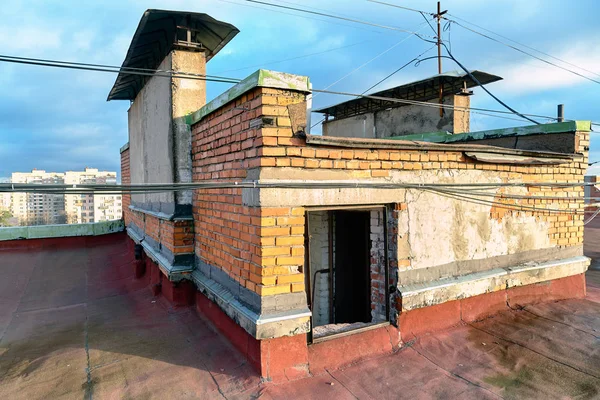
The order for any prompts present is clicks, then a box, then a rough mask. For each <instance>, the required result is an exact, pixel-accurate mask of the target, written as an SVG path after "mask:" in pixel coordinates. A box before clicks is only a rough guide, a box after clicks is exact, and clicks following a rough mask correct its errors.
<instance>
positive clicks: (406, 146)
mask: <svg viewBox="0 0 600 400" xmlns="http://www.w3.org/2000/svg"><path fill="white" fill-rule="evenodd" d="M306 144H309V145H316V146H334V147H347V148H357V149H399V150H419V151H460V152H476V153H482V154H483V153H485V154H504V155H514V156H522V157H529V158H535V159H538V162H539V163H547V164H558V163H562V162H570V161H571V160H573V159H574V157H579V156H580V155H578V154H569V153H556V152H551V151H537V150H535V151H534V150H521V149H509V148H504V147H497V146H491V145H486V144H471V143H429V142H425V141H415V140H399V139H398V138H396V139H364V138H345V137H332V136H321V135H306ZM544 159H546V160H545V161H542V160H544ZM538 162H534V163H531V164H535V163H538Z"/></svg>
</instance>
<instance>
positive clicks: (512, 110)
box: [441, 43, 540, 125]
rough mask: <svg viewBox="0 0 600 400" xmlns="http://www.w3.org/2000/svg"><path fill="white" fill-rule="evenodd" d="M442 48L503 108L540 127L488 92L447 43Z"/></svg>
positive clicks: (537, 123) (534, 121)
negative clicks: (454, 54)
mask: <svg viewBox="0 0 600 400" xmlns="http://www.w3.org/2000/svg"><path fill="white" fill-rule="evenodd" d="M441 45H442V46H444V48H445V49H446V52H447V53H448V55H449V56H450V58H452V60H454V62H455V63H456V64H457V65H458V66H459V67H460V68H461V69H462V70H463V71H465V73H466V74H467V75H469V77H470V78H471V79H472V80H473V82H475V83H476V84H477V85H479V87H481V89H482V90H483V91H484V92H486V93H487V94H489V95H490V96H491V97H492V98H493V99H494V100H496V101H497V102H498V103H500V104H501V105H502V106H504V108H506V109H507V110H510V111H511V112H512V113H513V114H516V115H518V116H519V117H521V118H524V119H526V120H528V121H530V122H533V123H534V124H536V125H540V123H539V122H537V121H536V120H534V119H531V118H529V117H526V116H525V115H523V114H521V113H520V112H518V111H517V110H515V109H514V108H512V107H511V106H509V105H508V104H506V103H505V102H503V101H502V100H500V99H499V98H498V97H496V96H495V95H494V94H493V93H492V92H490V91H489V90H488V88H486V87H485V86H484V85H482V84H481V82H479V80H478V79H477V78H475V76H474V75H473V74H472V73H471V71H469V70H468V69H466V68H465V66H464V65H462V64H461V63H460V61H458V60H457V59H456V58H455V57H454V56H453V55H452V52H451V51H450V49H449V48H448V46H446V44H445V43H441Z"/></svg>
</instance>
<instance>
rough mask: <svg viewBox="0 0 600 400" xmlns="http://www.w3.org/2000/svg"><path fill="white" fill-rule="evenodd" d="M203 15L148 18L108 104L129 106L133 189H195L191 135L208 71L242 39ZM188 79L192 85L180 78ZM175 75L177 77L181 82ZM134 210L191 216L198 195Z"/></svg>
mask: <svg viewBox="0 0 600 400" xmlns="http://www.w3.org/2000/svg"><path fill="white" fill-rule="evenodd" d="M238 32H239V31H238V29H237V28H235V27H234V26H233V25H230V24H228V23H225V22H221V21H217V20H216V19H214V18H212V17H210V16H208V15H206V14H201V13H191V12H180V11H166V10H147V11H146V12H145V13H144V15H143V16H142V19H141V21H140V24H139V25H138V28H137V30H136V32H135V34H134V36H133V39H132V41H131V45H130V47H129V50H128V52H127V56H126V58H125V61H124V62H123V67H124V68H143V69H145V70H148V69H150V70H157V71H156V74H155V75H153V76H147V75H141V74H137V75H135V74H130V73H128V71H127V70H125V71H123V72H121V73H119V76H118V77H117V80H116V82H115V84H114V86H113V88H112V89H111V91H110V93H109V95H108V100H129V101H131V107H130V108H129V111H128V122H129V158H130V179H131V183H132V184H139V183H188V182H191V181H192V159H191V130H190V126H189V125H188V124H187V123H186V118H185V117H186V115H187V114H190V113H192V112H194V111H196V110H198V109H200V108H201V107H203V106H204V105H205V104H206V81H205V80H204V79H202V78H203V77H204V75H205V74H206V63H207V62H208V61H209V60H210V59H211V58H212V57H214V55H215V54H217V53H218V52H219V51H220V50H221V49H222V48H223V47H224V46H225V45H226V44H227V43H228V42H229V41H230V40H231V39H232V38H233V37H234V36H235V35H236V34H237V33H238ZM178 73H179V74H185V75H186V77H182V76H181V75H179V76H177V74H178ZM173 75H175V76H173ZM131 204H132V205H133V206H136V207H138V208H140V209H143V210H148V211H152V212H161V213H163V214H166V215H170V216H174V215H191V211H192V192H191V191H180V192H176V193H147V194H134V195H132V197H131Z"/></svg>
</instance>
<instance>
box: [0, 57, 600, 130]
mask: <svg viewBox="0 0 600 400" xmlns="http://www.w3.org/2000/svg"><path fill="white" fill-rule="evenodd" d="M421 61H423V60H421ZM0 62H8V63H20V64H30V65H37V66H44V67H55V68H66V69H76V70H89V71H96V72H109V73H119V74H131V75H142V76H158V77H166V78H180V79H196V80H203V81H209V82H219V83H229V84H235V83H239V82H240V81H241V80H240V79H237V78H229V77H222V76H215V75H203V74H192V73H186V72H170V71H164V72H163V73H152V72H149V71H152V70H148V69H144V68H133V67H127V68H123V67H117V66H114V67H112V66H106V67H93V66H92V65H102V64H87V65H90V66H87V65H85V64H84V63H74V62H67V61H56V60H42V59H35V58H25V57H15V56H7V55H0ZM330 86H331V85H330ZM312 92H314V93H327V94H334V95H341V96H348V97H357V98H360V97H362V98H368V99H374V100H383V101H388V102H392V103H402V104H413V105H420V106H423V107H434V108H439V107H443V108H447V109H455V110H465V111H467V110H468V111H471V112H475V111H481V112H488V113H494V114H496V113H497V114H514V113H513V112H509V111H503V110H494V109H486V108H477V107H463V106H456V105H450V104H434V103H429V102H424V101H417V100H408V99H396V98H392V97H383V96H373V95H368V94H357V93H350V92H342V91H333V90H327V89H312ZM313 97H314V96H313ZM480 114H483V113H480ZM483 115H485V114H483ZM520 115H522V116H531V117H537V118H545V119H548V120H556V119H557V118H556V117H551V116H545V115H538V114H526V113H520ZM489 116H492V115H489ZM494 117H499V118H502V117H500V116H496V115H494ZM592 123H593V124H594V125H600V123H597V122H592Z"/></svg>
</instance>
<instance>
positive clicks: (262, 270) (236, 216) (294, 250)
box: [192, 88, 589, 295]
mask: <svg viewBox="0 0 600 400" xmlns="http://www.w3.org/2000/svg"><path fill="white" fill-rule="evenodd" d="M303 100H304V95H302V94H300V93H295V92H292V91H288V90H277V89H266V88H256V89H254V90H253V91H251V92H249V93H246V94H245V95H243V96H241V97H240V98H238V99H236V100H235V101H233V102H231V103H229V104H226V105H224V106H223V107H221V108H219V109H217V110H215V111H214V112H212V113H211V114H209V115H207V116H205V117H204V118H203V119H202V120H201V121H200V122H198V123H197V124H195V125H194V126H193V127H192V154H193V174H194V175H193V181H194V182H201V181H213V182H218V181H222V182H232V181H241V180H243V179H245V178H246V176H247V170H248V169H251V168H255V167H285V168H292V169H298V170H301V169H302V170H316V169H319V170H320V171H321V172H323V170H325V171H327V170H331V171H335V170H340V169H343V170H345V171H351V172H352V173H354V174H355V176H356V177H357V178H361V179H364V180H365V181H377V180H380V179H384V178H388V177H389V176H390V172H391V171H392V170H404V171H416V173H418V171H422V170H486V171H494V172H496V173H497V176H498V177H499V178H501V179H502V181H504V182H519V183H527V184H535V183H536V182H583V174H584V173H585V170H586V168H587V163H586V158H585V157H584V158H582V159H578V160H577V161H574V162H571V163H569V164H562V165H552V166H523V165H508V164H490V163H483V162H479V161H477V160H474V159H472V158H469V157H466V156H465V155H464V154H463V152H461V151H458V150H456V151H417V150H400V149H352V148H339V147H326V146H311V145H307V144H306V141H305V140H304V139H301V138H297V137H294V136H293V134H292V130H291V121H290V118H289V113H288V109H287V107H286V106H287V105H289V104H292V103H299V102H301V101H303ZM259 117H262V118H269V119H270V120H272V121H273V124H272V125H270V126H267V125H263V126H260V127H257V128H252V129H251V128H250V122H251V121H253V120H255V121H256V119H257V118H259ZM253 125H254V124H253ZM576 142H577V143H576V148H577V149H578V152H580V153H582V154H587V153H586V150H585V148H586V147H587V146H589V133H585V132H579V133H577V135H576ZM320 176H323V175H322V174H321V175H320ZM241 194H242V191H241V189H218V190H217V189H215V190H196V191H195V194H194V212H193V214H194V219H195V232H196V234H195V235H196V236H195V239H196V242H195V251H196V255H197V256H198V257H200V258H201V259H202V260H203V261H204V262H206V263H207V264H210V265H212V266H216V267H219V268H221V269H222V270H223V271H225V272H226V273H227V274H228V275H229V276H230V277H231V278H232V279H234V280H236V281H237V282H239V283H240V284H241V285H243V286H245V287H246V288H248V289H250V290H253V291H255V292H256V293H259V294H261V295H269V294H279V293H287V292H292V291H301V290H304V286H303V282H304V280H303V271H302V268H303V264H304V242H303V235H304V229H305V227H304V209H303V208H302V207H294V208H290V207H283V208H265V207H263V208H257V207H247V206H244V205H243V204H242V196H241ZM526 195H527V196H529V197H528V198H526V199H509V198H506V197H503V195H502V191H501V192H500V193H499V194H498V195H497V196H496V198H493V200H494V201H496V202H498V203H501V204H502V203H504V204H509V205H511V206H528V207H531V206H535V207H537V208H540V209H544V208H558V209H564V210H565V211H575V210H583V206H584V204H583V186H581V187H575V188H547V187H539V186H537V187H536V186H529V187H528V189H527V193H526ZM550 197H562V198H563V199H560V200H556V199H549V198H550ZM299 206H301V204H299ZM402 212H406V207H405V205H403V204H399V205H398V208H397V210H396V214H399V213H402ZM515 213H523V214H534V215H535V216H536V218H539V219H542V220H544V221H547V222H548V223H549V226H550V229H549V231H548V235H549V240H550V241H551V243H552V244H554V245H556V246H573V245H581V244H582V241H583V215H574V214H572V213H571V214H564V215H563V214H560V215H557V214H550V213H543V212H539V211H535V212H532V211H527V210H524V209H523V210H518V211H515V210H506V209H505V208H502V207H499V206H495V207H492V208H491V210H490V216H489V217H490V219H497V220H500V219H502V218H504V217H505V216H506V215H507V214H515ZM394 261H397V264H398V266H405V267H406V266H409V265H410V260H408V259H406V260H404V259H399V260H394ZM394 264H396V262H394Z"/></svg>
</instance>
